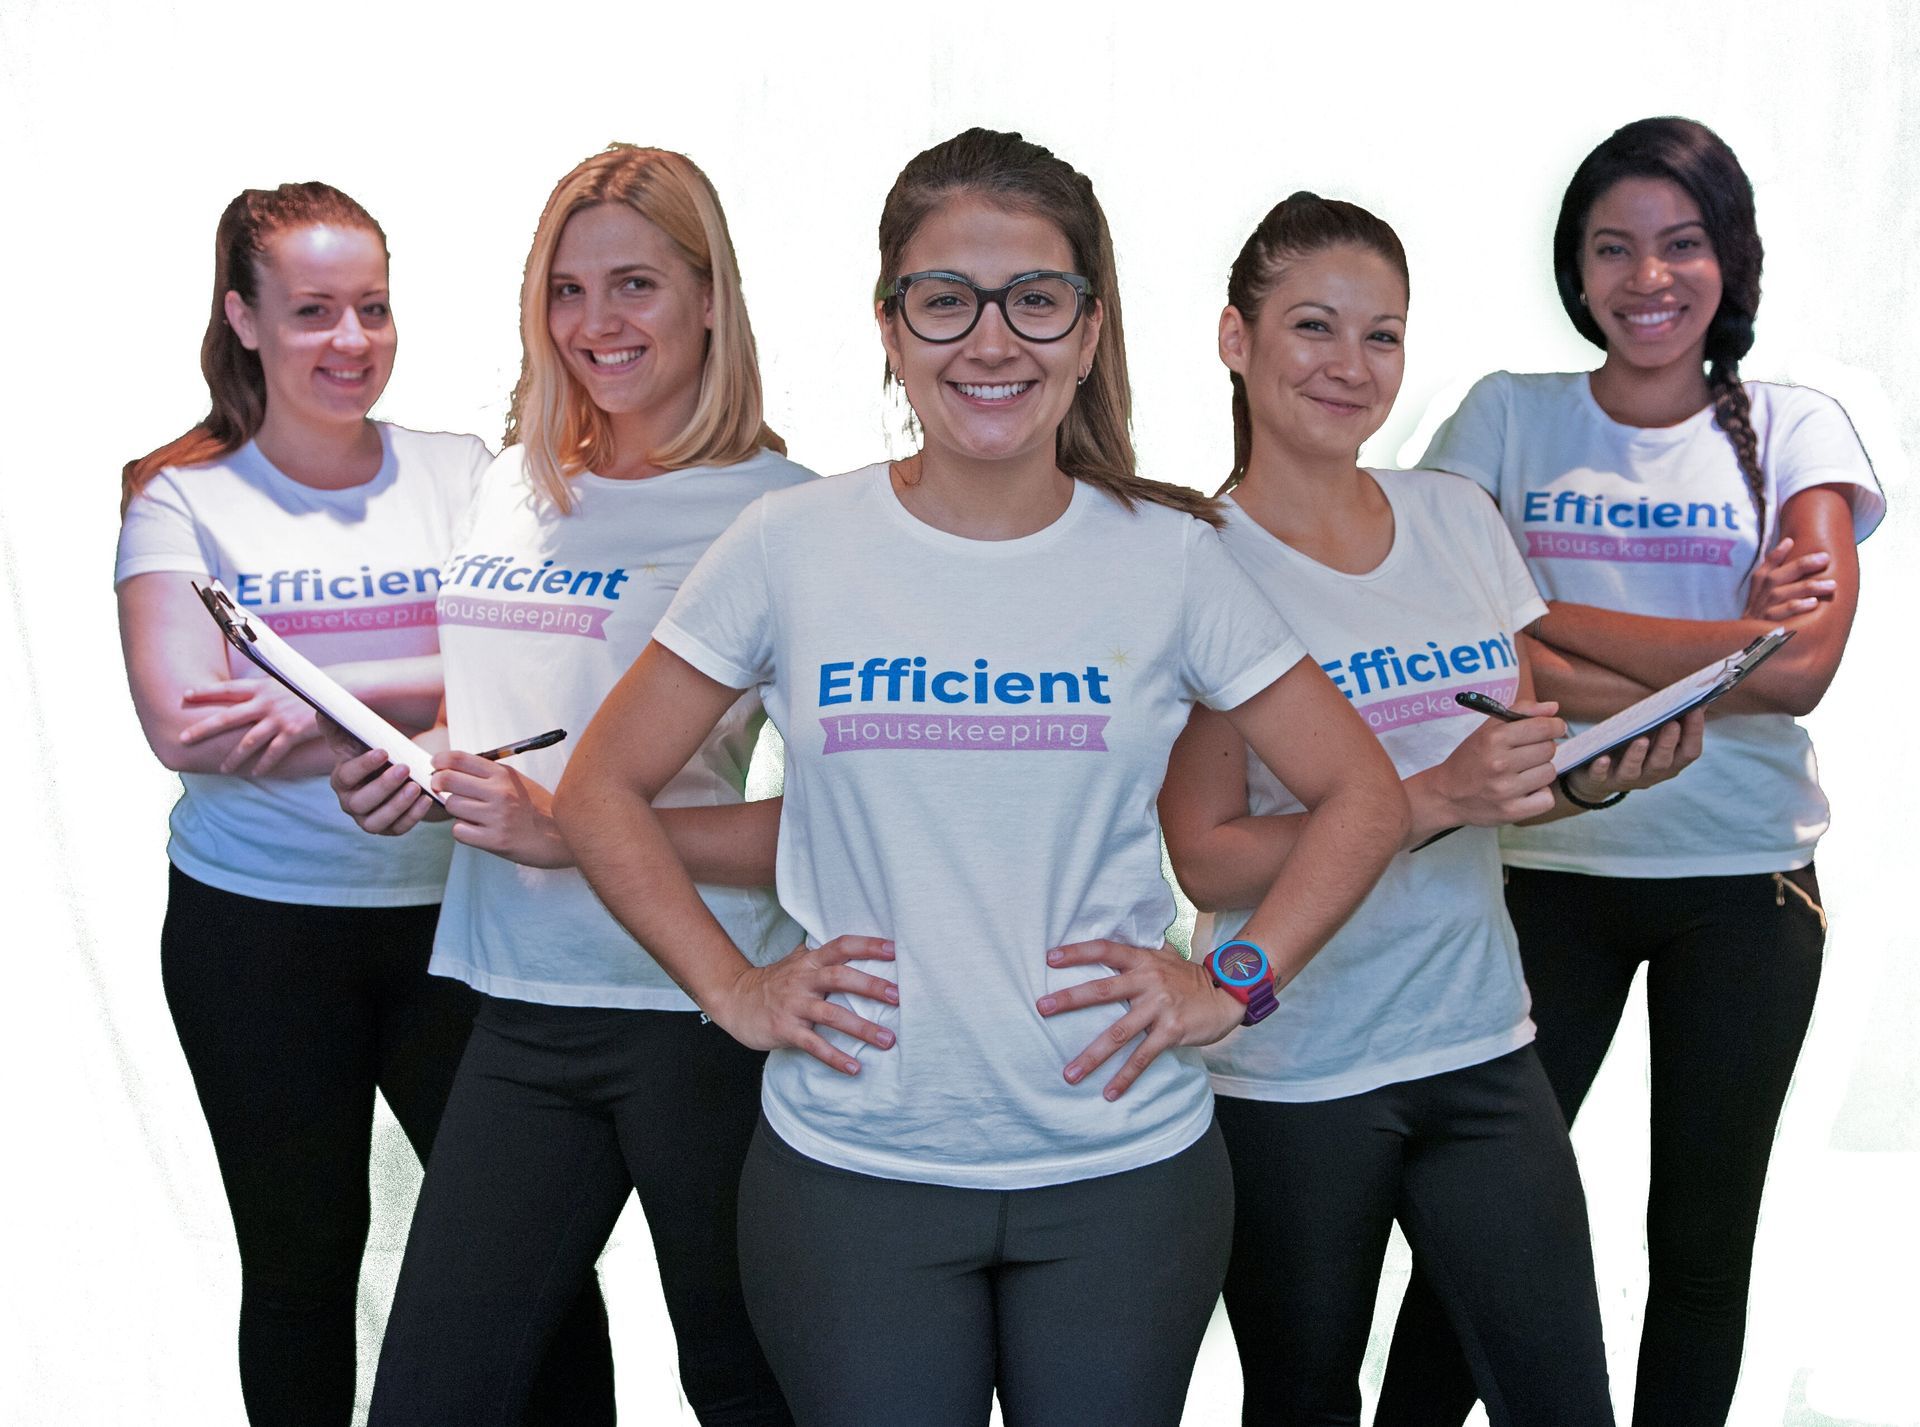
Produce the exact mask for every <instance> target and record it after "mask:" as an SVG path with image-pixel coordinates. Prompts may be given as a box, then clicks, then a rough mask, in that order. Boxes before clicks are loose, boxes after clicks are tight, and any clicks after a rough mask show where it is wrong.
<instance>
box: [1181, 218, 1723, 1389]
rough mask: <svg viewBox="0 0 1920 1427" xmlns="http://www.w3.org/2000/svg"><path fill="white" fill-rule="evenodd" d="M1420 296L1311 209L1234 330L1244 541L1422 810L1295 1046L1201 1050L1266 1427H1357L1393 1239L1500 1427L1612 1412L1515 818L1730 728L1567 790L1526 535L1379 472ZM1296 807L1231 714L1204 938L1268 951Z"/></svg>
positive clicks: (1302, 1009) (1318, 962) (1359, 223)
mask: <svg viewBox="0 0 1920 1427" xmlns="http://www.w3.org/2000/svg"><path fill="white" fill-rule="evenodd" d="M1407 298H1408V283H1407V260H1406V254H1405V252H1404V251H1403V250H1402V248H1401V246H1400V240H1399V238H1398V237H1397V236H1396V235H1395V234H1394V231H1393V229H1392V228H1390V227H1388V226H1387V224H1385V223H1383V222H1382V221H1381V220H1380V219H1378V218H1376V217H1375V216H1374V215H1373V214H1371V213H1369V212H1367V211H1366V210H1365V209H1363V208H1359V207H1356V206H1355V205H1353V204H1351V203H1342V202H1339V201H1337V200H1328V199H1322V198H1320V197H1318V196H1316V195H1314V194H1311V193H1297V194H1295V195H1293V196H1292V197H1291V198H1288V199H1287V200H1286V201H1285V202H1283V203H1280V204H1279V205H1277V206H1276V207H1275V208H1274V209H1273V210H1272V211H1271V212H1270V213H1268V214H1267V216H1266V217H1265V218H1264V219H1262V220H1261V222H1260V225H1259V227H1257V228H1256V229H1255V230H1254V232H1253V234H1252V236H1251V237H1249V238H1248V239H1247V242H1246V245H1245V246H1244V247H1243V248H1242V249H1241V251H1240V255H1239V257H1238V258H1236V259H1235V261H1234V264H1233V271H1232V274H1231V276H1230V277H1229V278H1228V282H1227V299H1228V306H1227V309H1226V311H1225V312H1224V313H1223V314H1222V315H1221V319H1220V355H1221V359H1222V360H1223V361H1224V362H1225V363H1226V365H1227V367H1228V368H1229V370H1230V372H1231V373H1232V384H1233V427H1234V466H1233V473H1232V475H1231V476H1230V477H1229V480H1228V489H1229V490H1230V491H1231V492H1232V496H1231V499H1229V500H1228V501H1227V502H1225V508H1226V512H1227V524H1226V529H1225V532H1224V537H1225V540H1226V544H1227V548H1228V550H1229V551H1231V552H1232V554H1233V556H1234V558H1235V559H1237V560H1238V561H1239V562H1240V564H1241V565H1242V566H1243V567H1244V568H1245V569H1246V571H1247V573H1248V575H1249V576H1251V577H1252V578H1253V579H1254V580H1255V582H1256V583H1257V584H1258V585H1259V586H1260V588H1261V589H1262V590H1263V591H1265V592H1266V594H1267V596H1268V597H1269V598H1271V599H1272V600H1273V601H1274V603H1275V604H1276V605H1277V606H1279V607H1280V608H1281V609H1283V610H1285V611H1287V613H1288V618H1289V619H1290V620H1291V621H1292V622H1293V624H1294V626H1295V628H1296V629H1298V630H1299V631H1300V632H1301V636H1302V638H1304V639H1305V640H1306V642H1307V645H1308V648H1309V650H1310V651H1311V653H1312V656H1313V658H1314V660H1315V661H1316V662H1318V663H1319V665H1320V667H1321V668H1323V669H1326V670H1328V671H1329V672H1330V673H1331V675H1332V677H1333V680H1334V682H1335V684H1336V685H1337V686H1338V687H1339V688H1340V689H1341V691H1342V692H1343V693H1344V694H1345V695H1346V696H1347V698H1348V699H1350V700H1352V702H1353V705H1354V707H1355V708H1356V709H1357V710H1358V711H1359V713H1360V714H1361V715H1362V717H1364V718H1365V720H1366V722H1367V724H1368V726H1369V727H1370V728H1371V729H1372V730H1373V731H1374V732H1375V734H1377V735H1378V737H1379V740H1380V743H1381V746H1382V747H1383V748H1384V749H1385V750H1386V752H1387V753H1388V754H1389V755H1390V756H1391V757H1392V759H1393V762H1394V766H1395V769H1396V770H1397V772H1398V773H1399V774H1400V776H1401V777H1402V778H1403V779H1404V783H1403V786H1404V787H1405V789H1406V793H1407V798H1408V801H1409V803H1410V804H1411V806H1412V809H1413V824H1412V828H1411V831H1410V832H1409V834H1408V838H1407V844H1406V848H1405V850H1402V851H1401V852H1400V853H1399V855H1398V856H1396V857H1395V858H1394V859H1393V861H1392V863H1390V864H1389V866H1388V868H1387V871H1386V875H1385V876H1383V877H1382V878H1381V879H1380V882H1379V884H1378V885H1377V886H1376V887H1375V888H1374V889H1373V891H1372V893H1371V894H1369V896H1368V897H1367V900H1366V901H1365V902H1364V903H1362V904H1361V906H1360V908H1359V910H1358V911H1356V912H1355V913H1354V915H1353V917H1352V918H1351V919H1350V920H1349V921H1348V922H1347V923H1346V924H1345V925H1344V926H1343V927H1341V928H1340V930H1339V931H1338V932H1337V933H1336V934H1335V935H1334V937H1333V939H1332V940H1331V941H1329V942H1328V944H1327V946H1326V948H1325V949H1324V950H1323V951H1322V952H1321V953H1320V954H1319V955H1318V956H1317V957H1315V958H1314V960H1313V962H1312V964H1311V965H1309V966H1308V967H1307V968H1306V970H1305V971H1304V972H1303V973H1302V974H1301V975H1300V977H1299V979H1298V980H1296V981H1295V982H1294V984H1293V985H1292V986H1291V987H1289V988H1288V990H1287V992H1286V994H1285V995H1284V996H1282V997H1281V998H1280V1003H1279V1009H1278V1013H1277V1014H1276V1015H1275V1016H1274V1018H1273V1020H1274V1028H1275V1029H1277V1030H1278V1031H1279V1032H1280V1034H1278V1035H1267V1034H1265V1033H1264V1028H1256V1029H1254V1030H1251V1031H1242V1032H1238V1033H1236V1034H1234V1035H1232V1036H1229V1037H1228V1038H1227V1039H1225V1040H1224V1041H1221V1042H1219V1043H1218V1044H1216V1045H1212V1046H1209V1047H1207V1049H1206V1050H1205V1052H1204V1053H1203V1055H1204V1058H1205V1060H1206V1063H1207V1067H1208V1069H1209V1071H1210V1072H1211V1074H1212V1079H1213V1087H1214V1091H1215V1093H1216V1094H1217V1095H1218V1096H1219V1097H1220V1098H1219V1102H1218V1103H1219V1115H1220V1128H1221V1132H1222V1134H1223V1135H1224V1136H1225V1139H1226V1144H1227V1152H1228V1155H1229V1157H1230V1158H1231V1160H1232V1163H1233V1173H1234V1206H1235V1218H1234V1245H1233V1261H1232V1266H1231V1267H1230V1268H1229V1270H1228V1272H1227V1282H1226V1302H1227V1312H1228V1314H1229V1315H1230V1317H1231V1318H1232V1321H1233V1330H1234V1338H1235V1340H1236V1342H1237V1343H1238V1345H1239V1349H1240V1359H1241V1366H1242V1370H1243V1376H1244V1379H1245V1383H1246V1388H1245V1398H1244V1408H1243V1411H1242V1417H1241V1420H1242V1421H1243V1422H1244V1423H1246V1424H1248V1427H1254V1424H1261V1427H1267V1424H1281V1423H1357V1422H1358V1421H1359V1420H1360V1406H1361V1403H1360V1383H1359V1375H1360V1366H1361V1360H1362V1358H1363V1357H1364V1355H1365V1353H1366V1346H1367V1333H1368V1330H1369V1328H1370V1327H1371V1325H1372V1321H1373V1306H1374V1300H1375V1297H1376V1296H1377V1294H1378V1292H1379V1281H1380V1265H1381V1260H1382V1257H1383V1256H1384V1254H1385V1252H1386V1247H1387V1237H1388V1234H1389V1231H1390V1230H1391V1229H1392V1227H1393V1224H1394V1221H1395V1220H1398V1221H1399V1223H1400V1225H1401V1227H1402V1228H1403V1229H1404V1230H1405V1232H1406V1235H1407V1238H1408V1240H1409V1242H1411V1244H1412V1245H1413V1250H1414V1254H1415V1256H1416V1258H1417V1259H1418V1260H1419V1261H1420V1262H1421V1263H1422V1264H1423V1265H1426V1266H1428V1268H1429V1269H1430V1271H1431V1276H1432V1278H1433V1280H1434V1282H1435V1283H1436V1284H1437V1285H1439V1286H1440V1288H1441V1291H1442V1293H1443V1295H1444V1301H1445V1304H1446V1309H1447V1312H1448V1315H1449V1317H1450V1319H1451V1320H1452V1321H1454V1322H1457V1323H1459V1324H1461V1326H1462V1328H1463V1333H1464V1337H1465V1340H1466V1341H1467V1342H1469V1343H1470V1344H1471V1345H1472V1348H1473V1352H1472V1361H1473V1373H1474V1378H1475V1380H1476V1381H1477V1382H1479V1383H1480V1384H1481V1385H1482V1392H1483V1395H1484V1396H1485V1398H1486V1401H1487V1403H1488V1405H1489V1411H1490V1415H1491V1417H1492V1420H1493V1422H1494V1424H1495V1427H1509V1424H1536V1425H1537V1427H1548V1424H1553V1427H1573V1424H1611V1422H1612V1421H1613V1409H1612V1405H1611V1403H1610V1401H1609V1399H1608V1394H1607V1372H1606V1357H1605V1353H1604V1351H1603V1349H1602V1345H1601V1339H1600V1308H1599V1301H1598V1298H1597V1296H1596V1293H1595V1289H1594V1279H1593V1253H1592V1249H1591V1247H1590V1245H1589V1242H1588V1238H1587V1221H1586V1210H1585V1204H1584V1202H1583V1200H1582V1196H1581V1191H1580V1176H1579V1171H1578V1169H1577V1168H1576V1166H1575V1164H1574V1158H1573V1147H1572V1145H1571V1144H1570V1143H1569V1142H1568V1140H1567V1127H1566V1124H1565V1122H1564V1121H1563V1120H1562V1119H1561V1116H1560V1111H1559V1108H1558V1107H1557V1106H1556V1105H1555V1104H1554V1100H1553V1092H1552V1089H1551V1088H1550V1087H1549V1086H1548V1084H1547V1079H1546V1076H1545V1075H1544V1074H1543V1073H1542V1071H1541V1069H1540V1063H1539V1060H1538V1059H1537V1058H1536V1056H1535V1055H1534V1051H1533V1047H1532V1045H1531V1042H1532V1040H1533V1024H1532V1022H1531V1021H1529V1020H1528V1018H1527V991H1526V986H1525V984H1524V983H1523V981H1522V980H1521V975H1520V962H1519V958H1518V956H1517V955H1516V953H1515V949H1514V934H1513V928H1512V925H1511V924H1510V923H1509V922H1508V920H1507V915H1506V911H1505V909H1504V908H1503V907H1502V906H1501V902H1500V858H1499V845H1498V841H1497V838H1496V835H1495V833H1494V829H1495V828H1496V827H1499V826H1501V825H1503V824H1507V823H1513V822H1518V821H1525V822H1527V823H1530V824H1531V823H1539V822H1542V821H1550V820H1554V819H1560V818H1566V817H1570V816H1572V815H1574V814H1576V813H1580V812H1582V811H1583V810H1585V809H1588V808H1594V807H1598V806H1601V805H1602V804H1605V803H1607V802H1608V801H1610V800H1614V799H1615V798H1616V797H1617V796H1618V795H1620V794H1623V793H1624V792H1625V791H1626V790H1627V789H1631V788H1640V787H1646V786H1649V785H1651V784H1653V783H1656V782H1659V781H1661V780H1663V779H1665V778H1668V777H1671V776H1672V775H1673V774H1674V773H1675V772H1677V771H1679V770H1680V769H1681V768H1683V767H1685V766H1686V765H1687V764H1688V763H1690V762H1691V761H1692V760H1693V759H1694V757H1695V756H1697V754H1698V752H1699V748H1700V740H1701V725H1702V722H1703V720H1702V718H1701V716H1700V715H1699V714H1695V715H1693V716H1692V717H1691V719H1690V720H1689V721H1688V722H1687V724H1686V726H1685V727H1684V729H1683V727H1682V725H1681V724H1678V723H1672V724H1668V725H1667V726H1666V727H1665V728H1663V729H1661V730H1660V731H1659V732H1658V733H1657V734H1656V735H1655V736H1653V737H1651V738H1646V739H1641V740H1638V741H1636V742H1635V743H1634V744H1632V745H1631V746H1629V747H1628V748H1627V749H1625V750H1624V751H1623V752H1622V753H1621V754H1620V756H1619V757H1618V758H1603V759H1598V760H1595V761H1594V762H1593V763H1592V764H1590V765H1588V766H1586V767H1584V768H1580V769H1576V770H1573V771H1571V772H1570V773H1568V774H1567V776H1566V777H1564V778H1561V779H1558V780H1556V778H1555V776H1554V771H1553V764H1552V758H1553V753H1554V741H1555V740H1556V739H1557V738H1558V737H1560V736H1561V735H1563V734H1564V733H1565V725H1564V724H1562V722H1561V721H1560V720H1559V719H1558V718H1556V717H1554V716H1553V715H1554V712H1555V710H1554V706H1553V705H1552V704H1550V703H1540V702H1536V701H1535V700H1534V697H1533V690H1532V687H1531V685H1532V676H1531V671H1530V669H1529V667H1528V659H1527V652H1526V645H1525V641H1524V639H1523V638H1522V636H1521V633H1520V632H1521V631H1522V630H1523V629H1525V628H1526V627H1527V626H1528V625H1530V624H1532V623H1533V622H1534V621H1535V620H1536V619H1538V618H1539V617H1540V616H1541V615H1542V614H1543V613H1545V609H1546V607H1545V605H1544V604H1543V603H1542V602H1541V600H1540V597H1539V595H1538V594H1537V593H1536V592H1535V590H1534V587H1533V581H1532V580H1531V579H1530V578H1529V577H1528V575H1527V571H1526V566H1525V565H1524V563H1523V562H1522V561H1521V559H1520V556H1519V554H1518V553H1517V552H1516V551H1515V550H1514V548H1513V543H1512V541H1511V540H1510V539H1509V538H1508V536H1507V532H1506V530H1505V528H1504V527H1503V526H1502V525H1501V523H1500V517H1499V513H1498V512H1497V511H1496V510H1495V509H1494V508H1493V506H1492V505H1491V504H1490V503H1489V502H1488V501H1487V500H1486V498H1485V497H1484V496H1482V495H1481V493H1480V492H1479V491H1478V490H1476V489H1475V488H1474V487H1473V486H1472V485H1471V484H1469V483H1468V482H1466V481H1462V480H1459V479H1456V478H1454V477H1450V476H1443V475H1437V474H1435V473H1433V472H1429V471H1386V470H1368V469H1365V468H1362V467H1360V466H1359V465H1357V464H1356V461H1357V459H1358V452H1359V449H1360V446H1361V445H1362V444H1363V443H1364V442H1365V441H1366V440H1367V439H1368V438H1369V437H1371V436H1372V435H1373V434H1374V433H1375V432H1377V431H1378V430H1379V429H1380V427H1381V425H1382V424H1383V423H1384V422H1385V421H1386V419H1387V416H1388V414H1389V413H1390V412H1391V411H1392V408H1393V402H1394V398H1395V397H1396V396H1397V395H1398V393H1399V389H1400V378H1401V374H1402V371H1403V368H1404V358H1405V347H1404V344H1405V341H1406V336H1407V306H1408V303H1407ZM1457 694H1468V695H1477V696H1484V697H1490V698H1492V699H1494V700H1496V701H1497V703H1496V704H1495V707H1499V706H1500V705H1503V704H1504V705H1509V706H1511V707H1512V710H1513V711H1514V712H1516V713H1518V714H1520V715H1521V717H1519V718H1517V719H1513V720H1507V719H1501V718H1494V717H1486V716H1483V715H1482V714H1481V713H1478V712H1475V711H1473V710H1471V709H1469V708H1466V707H1463V706H1462V705H1461V704H1460V703H1459V702H1457V700H1456V698H1455V695H1457ZM1300 808H1301V803H1300V800H1299V799H1298V798H1297V797H1296V796H1294V794H1293V792H1292V790H1291V789H1290V788H1289V787H1288V786H1287V784H1286V781H1285V778H1284V775H1281V776H1279V777H1276V776H1275V774H1274V773H1273V772H1270V771H1269V770H1268V768H1267V767H1266V766H1265V765H1264V764H1263V763H1261V761H1260V760H1259V759H1257V758H1254V757H1251V756H1249V753H1248V750H1247V745H1246V743H1245V741H1244V740H1243V739H1242V738H1241V737H1240V735H1239V734H1238V733H1237V732H1236V731H1235V730H1234V729H1233V727H1232V726H1231V725H1230V724H1228V723H1227V721H1226V720H1224V719H1222V718H1221V717H1220V716H1219V715H1218V714H1215V713H1212V712H1210V711H1207V710H1196V711H1195V713H1194V716H1193V719H1192V721H1191V722H1190V723H1189V725H1188V727H1187V731H1186V733H1184V734H1183V735H1182V736H1181V739H1180V741H1179V743H1178V744H1177V745H1176V746H1175V749H1174V753H1173V759H1172V762H1171V764H1170V766H1169V767H1168V770H1167V783H1166V789H1165V791H1164V792H1163V793H1162V794H1161V796H1160V812H1161V818H1162V822H1163V825H1164V827H1165V830H1166V837H1167V848H1168V851H1169V853H1170V854H1171V856H1172V860H1173V866H1174V870H1175V872H1176V873H1177V874H1178V875H1179V878H1180V881H1181V884H1182V885H1183V886H1184V887H1185V888H1186V889H1187V891H1188V892H1189V894H1190V895H1191V896H1192V897H1193V899H1194V901H1195V902H1196V903H1197V904H1198V905H1200V906H1201V907H1202V908H1204V909H1207V910H1208V911H1209V912H1210V913H1211V915H1210V916H1209V918H1207V920H1206V921H1204V922H1203V923H1202V925H1201V926H1200V927H1199V928H1197V929H1196V932H1195V945H1196V947H1200V946H1213V947H1216V948H1217V947H1222V946H1231V945H1232V944H1233V941H1234V939H1236V938H1237V937H1240V936H1242V935H1244V928H1245V926H1246V924H1247V922H1248V919H1249V917H1250V915H1251V913H1250V911H1249V909H1250V908H1251V907H1253V906H1254V905H1255V904H1256V902H1257V901H1258V900H1259V898H1260V897H1261V896H1262V895H1263V894H1265V893H1266V891H1267V889H1268V888H1269V887H1270V886H1271V884H1272V882H1273V879H1274V877H1275V875H1276V874H1277V873H1279V872H1280V871H1282V870H1283V869H1284V868H1285V867H1286V866H1287V865H1288V856H1289V851H1290V848H1291V845H1292V838H1293V836H1294V833H1295V830H1296V828H1297V827H1298V826H1299V825H1300V822H1301V818H1300ZM1594 815H1595V816H1607V815H1606V814H1594ZM1429 844H1431V845H1429ZM1380 1420H1381V1422H1382V1423H1386V1422H1389V1421H1395V1420H1398V1419H1395V1418H1392V1417H1387V1416H1383V1417H1382V1418H1381V1419H1380Z"/></svg>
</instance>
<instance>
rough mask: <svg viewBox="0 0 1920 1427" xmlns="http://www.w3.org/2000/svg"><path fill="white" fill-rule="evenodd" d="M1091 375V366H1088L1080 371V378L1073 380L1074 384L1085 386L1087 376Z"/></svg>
mask: <svg viewBox="0 0 1920 1427" xmlns="http://www.w3.org/2000/svg"><path fill="white" fill-rule="evenodd" d="M1092 375H1093V368H1092V367H1088V368H1087V369H1086V370H1085V371H1084V372H1082V373H1080V380H1079V381H1077V382H1075V383H1074V385H1075V386H1085V385H1086V384H1087V378H1088V377H1090V376H1092Z"/></svg>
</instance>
